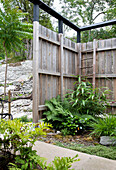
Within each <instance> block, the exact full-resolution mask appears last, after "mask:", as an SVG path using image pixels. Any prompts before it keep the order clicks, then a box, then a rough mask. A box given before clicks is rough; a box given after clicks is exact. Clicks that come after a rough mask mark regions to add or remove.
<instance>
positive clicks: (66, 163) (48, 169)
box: [10, 155, 80, 170]
mask: <svg viewBox="0 0 116 170" xmlns="http://www.w3.org/2000/svg"><path fill="white" fill-rule="evenodd" d="M77 157H78V155H76V156H74V157H72V158H71V157H62V158H60V157H55V158H54V160H53V161H52V162H51V163H49V164H48V165H47V162H46V158H43V157H40V156H38V155H34V156H33V160H37V162H38V169H41V170H69V169H70V168H71V166H72V163H74V162H77V161H80V159H76V158H77ZM30 167H31V166H30ZM14 168H15V170H22V169H23V168H22V169H20V168H18V167H17V165H15V164H10V170H14ZM24 169H25V170H28V169H27V165H26V164H25V163H24ZM30 169H31V168H30ZM70 170H71V169H70ZM72 170H74V169H72Z"/></svg>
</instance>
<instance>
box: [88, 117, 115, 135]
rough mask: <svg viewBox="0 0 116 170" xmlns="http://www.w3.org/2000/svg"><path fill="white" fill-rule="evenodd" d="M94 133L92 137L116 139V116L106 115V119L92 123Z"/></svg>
mask: <svg viewBox="0 0 116 170" xmlns="http://www.w3.org/2000/svg"><path fill="white" fill-rule="evenodd" d="M92 127H93V129H94V130H93V132H92V133H91V135H95V136H97V137H100V136H114V137H116V116H115V115H107V116H106V115H104V118H98V119H96V122H94V123H92Z"/></svg>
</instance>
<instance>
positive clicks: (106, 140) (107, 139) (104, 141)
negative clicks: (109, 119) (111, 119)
mask: <svg viewBox="0 0 116 170" xmlns="http://www.w3.org/2000/svg"><path fill="white" fill-rule="evenodd" d="M100 144H101V145H105V146H109V145H112V146H114V145H116V138H113V137H111V136H101V137H100Z"/></svg>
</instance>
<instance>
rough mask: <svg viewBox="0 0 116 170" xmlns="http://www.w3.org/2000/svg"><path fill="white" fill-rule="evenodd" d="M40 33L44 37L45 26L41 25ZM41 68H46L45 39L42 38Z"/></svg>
mask: <svg viewBox="0 0 116 170" xmlns="http://www.w3.org/2000/svg"><path fill="white" fill-rule="evenodd" d="M42 35H43V36H44V37H46V28H45V27H43V26H42ZM41 50H42V70H46V69H47V66H46V61H47V58H46V41H45V40H42V49H41Z"/></svg>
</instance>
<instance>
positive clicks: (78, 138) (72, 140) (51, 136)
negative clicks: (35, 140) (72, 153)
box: [39, 133, 99, 146]
mask: <svg viewBox="0 0 116 170" xmlns="http://www.w3.org/2000/svg"><path fill="white" fill-rule="evenodd" d="M39 140H40V141H43V142H46V143H51V144H54V145H55V144H57V143H62V144H63V145H64V146H65V145H67V144H72V145H74V144H81V145H84V146H95V145H97V144H99V140H98V139H96V138H93V137H91V136H90V135H89V133H84V134H82V135H75V136H71V135H67V136H62V135H61V134H56V133H48V134H47V135H46V136H45V137H39Z"/></svg>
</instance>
